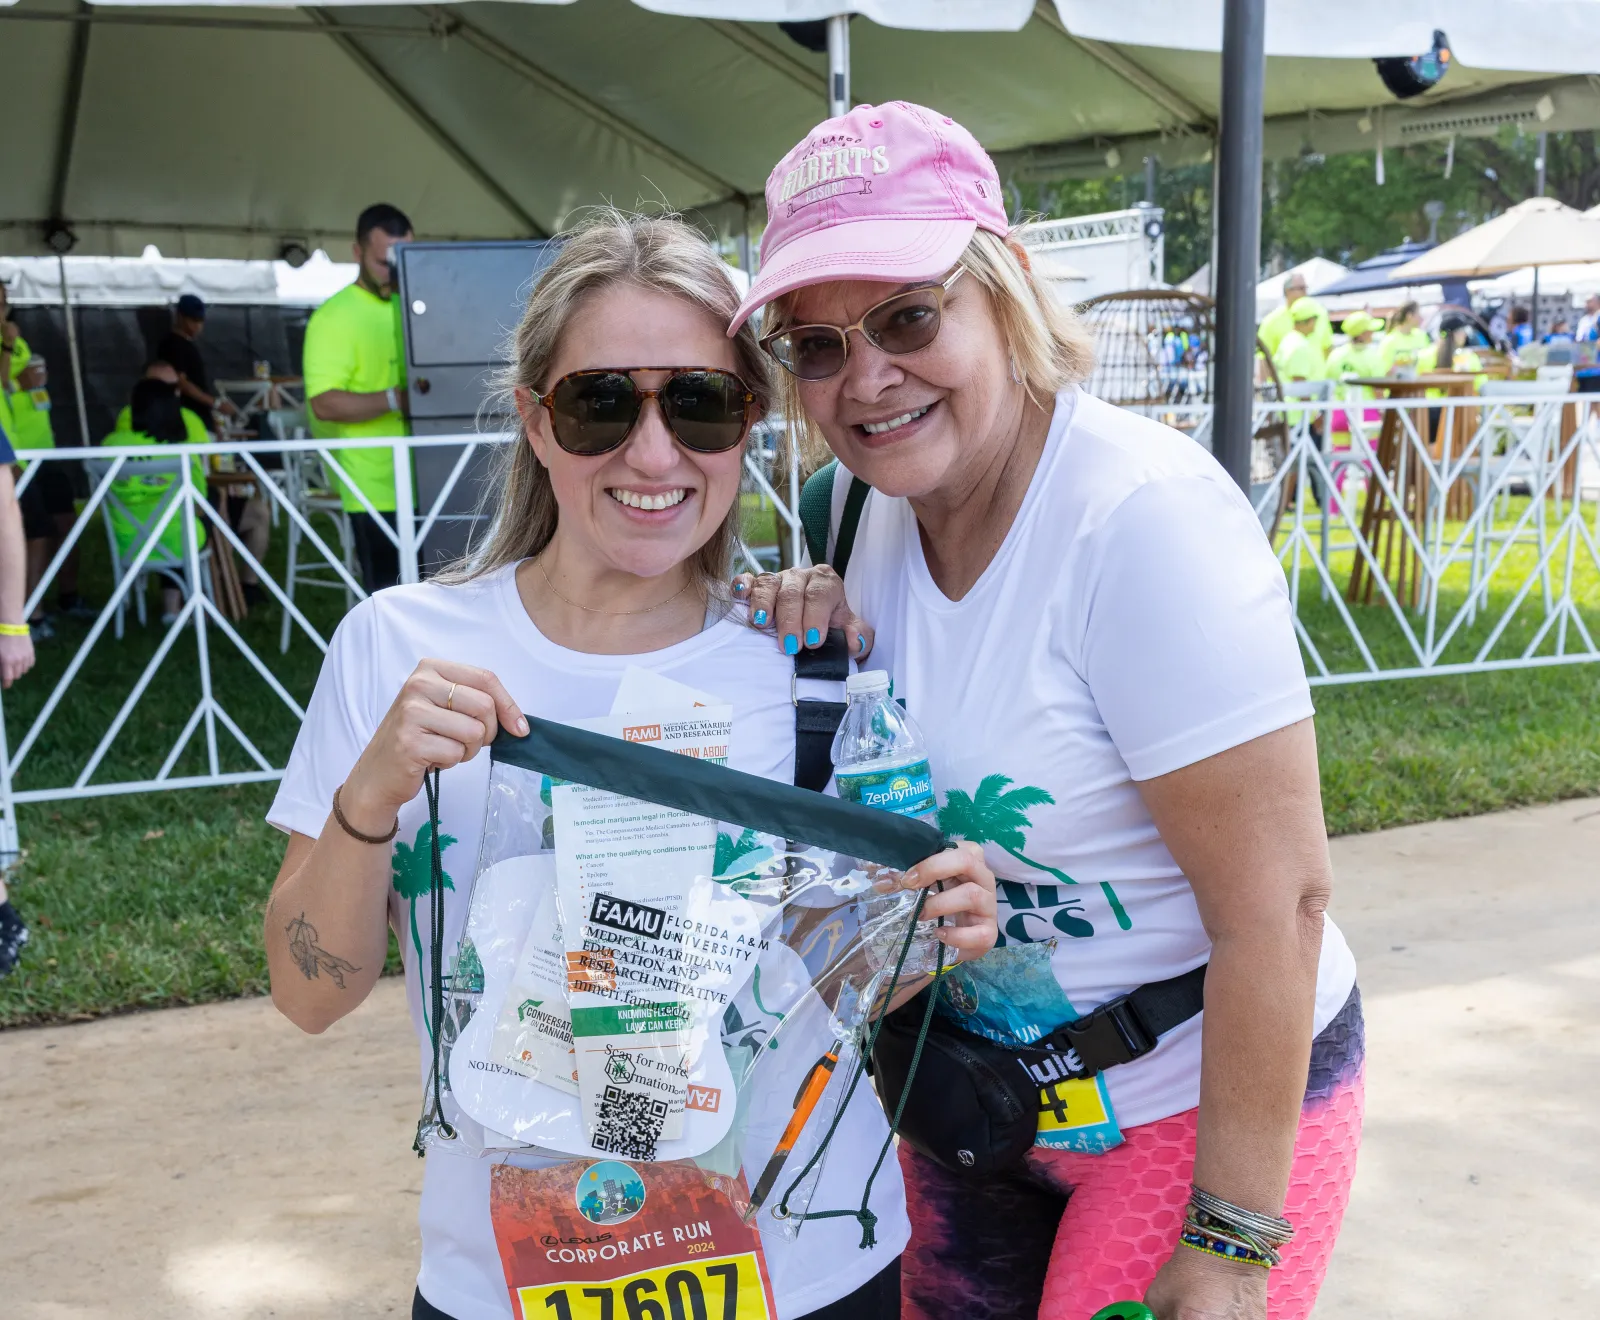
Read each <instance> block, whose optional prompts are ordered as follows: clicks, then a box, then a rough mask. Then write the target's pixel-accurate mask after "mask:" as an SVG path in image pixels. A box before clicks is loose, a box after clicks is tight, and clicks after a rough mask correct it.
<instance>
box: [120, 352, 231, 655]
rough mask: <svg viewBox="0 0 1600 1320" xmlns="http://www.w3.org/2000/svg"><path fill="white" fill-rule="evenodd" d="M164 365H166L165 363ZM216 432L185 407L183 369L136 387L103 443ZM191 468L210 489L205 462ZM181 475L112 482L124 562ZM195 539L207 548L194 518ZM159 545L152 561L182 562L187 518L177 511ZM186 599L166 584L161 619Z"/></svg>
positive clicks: (197, 438)
mask: <svg viewBox="0 0 1600 1320" xmlns="http://www.w3.org/2000/svg"><path fill="white" fill-rule="evenodd" d="M162 365H166V364H165V363H163V364H162ZM210 442H211V433H210V432H209V431H207V430H206V425H205V423H204V422H202V421H201V420H200V419H199V418H198V417H197V416H195V414H194V413H192V412H190V411H189V409H187V408H185V407H183V406H182V405H181V403H180V402H179V397H178V382H177V373H176V372H174V373H173V379H172V380H171V381H170V382H169V381H166V380H162V379H158V378H156V377H154V376H151V375H146V377H145V378H144V379H143V380H141V381H139V383H138V384H136V385H135V386H134V387H133V394H132V396H131V398H130V400H129V402H128V406H127V407H126V408H124V409H123V410H122V411H121V412H119V413H118V414H117V429H116V430H114V431H113V432H112V433H111V434H110V435H108V436H107V437H106V438H105V439H104V440H102V441H101V442H100V443H101V445H102V446H104V447H105V448H107V449H116V448H122V447H127V446H131V445H156V444H209V443H210ZM190 471H191V473H192V474H193V478H194V483H195V485H196V486H198V487H199V490H200V495H201V497H202V498H204V496H205V493H206V484H205V463H204V461H203V460H202V459H201V458H200V457H199V456H198V455H196V456H195V457H194V458H192V459H190ZM175 480H177V478H176V477H173V476H169V475H155V476H126V477H118V478H117V479H116V480H115V481H113V482H112V483H111V494H112V495H114V496H115V497H116V502H115V503H113V504H112V505H111V532H112V535H113V536H115V537H116V541H117V553H118V555H120V556H121V558H122V560H123V561H124V563H126V562H127V561H129V560H131V559H132V558H133V557H134V556H135V555H137V554H138V553H139V551H140V549H141V548H143V545H144V542H145V537H146V534H147V532H148V531H149V529H150V527H151V525H152V523H153V522H154V521H156V520H158V514H157V510H158V509H160V507H161V501H162V499H163V498H164V497H165V496H166V493H167V490H168V488H169V487H171V485H172V483H173V482H174V481H175ZM194 530H195V540H196V542H197V544H198V545H199V546H201V547H204V545H205V543H206V527H205V523H204V522H203V521H202V520H201V519H199V518H196V519H195V520H194ZM158 545H159V547H160V548H159V549H158V550H156V551H153V552H152V557H151V558H150V559H149V560H147V561H146V563H147V565H149V564H156V563H160V562H163V561H165V562H169V563H170V562H173V561H176V562H178V563H182V562H183V560H184V555H185V548H184V537H183V517H182V515H181V514H175V515H174V516H173V518H172V520H171V521H170V522H169V523H168V524H167V526H166V528H165V530H164V531H163V532H162V533H161V539H160V541H159V542H158ZM179 604H180V598H179V593H178V588H177V587H175V586H166V585H163V586H162V589H161V622H162V623H163V624H169V623H171V622H172V621H173V619H175V618H176V617H177V614H178V607H179Z"/></svg>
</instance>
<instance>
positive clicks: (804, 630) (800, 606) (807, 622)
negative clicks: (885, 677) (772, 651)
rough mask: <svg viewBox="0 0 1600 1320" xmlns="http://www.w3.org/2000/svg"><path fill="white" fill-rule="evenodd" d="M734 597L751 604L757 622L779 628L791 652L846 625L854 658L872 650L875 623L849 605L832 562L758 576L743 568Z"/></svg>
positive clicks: (810, 645) (773, 629) (768, 628)
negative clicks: (831, 565) (831, 629)
mask: <svg viewBox="0 0 1600 1320" xmlns="http://www.w3.org/2000/svg"><path fill="white" fill-rule="evenodd" d="M733 598H734V599H735V600H741V601H746V602H748V603H749V605H750V622H751V624H752V626H754V627H756V628H759V629H761V630H762V631H763V632H770V633H775V634H776V635H777V638H778V642H779V644H780V645H781V646H782V647H783V649H784V651H785V653H786V654H788V655H795V654H797V653H798V652H799V650H800V648H801V647H806V648H808V649H810V648H813V647H817V646H821V645H822V641H823V638H825V637H826V636H827V635H828V630H829V629H830V628H840V629H843V631H844V635H845V640H846V642H848V643H849V647H850V655H851V658H852V659H854V660H856V661H858V662H859V661H862V660H865V659H866V658H867V656H868V655H869V654H870V653H871V651H872V640H873V637H872V625H871V624H870V623H868V622H867V621H866V620H865V619H863V618H861V617H860V616H859V615H858V614H856V612H855V611H854V610H852V609H851V608H850V602H849V601H847V600H846V599H845V595H844V579H843V578H841V577H840V576H839V575H838V574H837V573H835V572H834V571H833V569H832V567H830V566H829V565H827V564H818V565H816V566H815V567H814V568H786V569H784V570H783V572H781V573H762V574H761V575H760V576H759V577H757V576H756V575H754V574H751V573H740V574H739V575H738V576H737V577H736V578H734V580H733Z"/></svg>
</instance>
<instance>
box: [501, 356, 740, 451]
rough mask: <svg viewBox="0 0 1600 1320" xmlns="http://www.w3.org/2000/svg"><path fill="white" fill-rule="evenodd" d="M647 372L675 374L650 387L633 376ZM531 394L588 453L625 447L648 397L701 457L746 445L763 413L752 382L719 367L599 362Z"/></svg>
mask: <svg viewBox="0 0 1600 1320" xmlns="http://www.w3.org/2000/svg"><path fill="white" fill-rule="evenodd" d="M641 371H649V372H656V371H665V372H668V373H669V374H668V376H667V379H666V380H665V381H663V382H662V383H661V385H660V386H658V387H657V388H656V389H653V390H647V389H645V388H644V387H643V386H641V385H640V384H639V383H638V382H637V381H635V380H634V378H633V374H634V373H635V372H641ZM528 394H529V396H530V397H531V398H532V399H533V401H534V402H535V403H536V404H539V405H540V406H541V407H543V408H544V409H545V411H546V412H548V413H549V414H550V431H551V434H552V435H554V436H555V439H556V443H557V444H558V445H560V446H561V447H562V448H563V449H565V450H566V451H567V452H568V453H569V454H577V455H579V456H580V457H584V458H594V457H597V456H599V455H601V454H609V453H610V452H611V451H612V450H613V449H616V448H617V447H618V446H620V445H621V444H622V443H623V441H625V440H626V439H627V438H628V437H629V436H630V435H632V434H633V429H634V427H635V426H637V425H638V424H639V418H640V416H641V415H642V414H643V412H644V405H645V402H646V400H649V399H654V400H655V401H656V406H657V407H658V408H660V409H661V416H662V418H663V420H664V421H665V422H666V424H667V429H668V430H670V431H671V432H672V434H673V436H674V437H675V438H676V439H677V441H678V443H679V444H681V445H682V446H683V447H684V448H685V449H690V450H693V451H694V452H695V453H697V454H721V453H725V452H726V451H727V450H729V449H733V448H735V447H736V446H738V445H741V444H743V443H744V439H745V436H746V435H748V434H749V432H750V427H751V424H752V423H753V422H754V421H755V420H756V418H757V416H759V413H760V406H759V402H758V400H757V399H756V396H755V393H754V392H753V391H752V390H751V389H750V387H749V386H748V385H746V384H745V383H744V381H742V380H741V379H739V377H738V376H736V375H734V373H733V372H731V371H723V370H721V369H720V368H717V367H593V368H589V369H587V370H584V371H571V372H568V373H567V374H566V375H565V376H563V377H561V379H560V380H558V381H556V383H555V384H554V385H552V386H551V387H550V388H549V389H548V390H546V391H545V392H544V393H542V394H541V393H539V392H538V391H537V390H529V391H528Z"/></svg>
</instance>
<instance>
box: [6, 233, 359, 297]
mask: <svg viewBox="0 0 1600 1320" xmlns="http://www.w3.org/2000/svg"><path fill="white" fill-rule="evenodd" d="M63 267H65V274H66V278H67V290H68V292H69V293H70V295H71V299H72V301H73V302H74V303H76V304H78V305H79V306H85V305H86V306H90V307H159V306H160V305H161V304H163V303H173V302H176V301H177V300H178V298H179V296H180V295H182V294H185V293H193V294H198V295H199V296H200V297H201V298H203V299H205V301H206V302H207V303H208V304H216V305H217V306H227V305H230V304H232V305H250V306H262V305H271V304H274V303H276V304H280V305H284V306H301V307H316V306H319V305H320V304H322V303H324V302H326V301H327V300H328V299H329V298H331V297H332V296H333V295H334V294H335V293H337V292H338V291H339V290H340V289H342V288H344V286H345V285H347V284H350V283H351V282H353V281H354V280H355V277H356V265H355V263H354V262H349V261H341V262H335V261H330V260H329V259H328V254H327V253H326V252H316V253H313V254H312V256H311V259H310V260H309V261H307V262H306V263H305V264H304V265H303V266H301V267H299V268H298V269H296V268H295V267H293V266H290V265H289V263H288V262H286V261H228V260H218V259H212V258H180V257H163V256H162V255H161V254H160V252H159V251H157V250H156V249H155V248H146V249H145V253H144V255H143V256H139V257H66V258H57V257H0V281H3V282H4V283H5V285H6V288H7V293H8V296H9V298H10V301H11V302H12V303H13V304H15V305H16V306H19V307H28V306H38V305H49V306H58V305H60V303H61V302H62V301H63V298H62V290H61V276H62V273H63V272H62V268H63Z"/></svg>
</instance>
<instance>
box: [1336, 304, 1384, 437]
mask: <svg viewBox="0 0 1600 1320" xmlns="http://www.w3.org/2000/svg"><path fill="white" fill-rule="evenodd" d="M1382 324H1383V322H1382V321H1380V320H1379V319H1378V318H1377V317H1376V316H1369V315H1368V314H1367V313H1366V312H1351V313H1350V315H1349V316H1347V317H1345V318H1344V322H1343V325H1342V326H1341V329H1342V330H1343V331H1344V333H1345V334H1346V335H1347V336H1348V338H1347V339H1346V340H1345V342H1344V343H1342V344H1340V345H1339V346H1338V347H1337V348H1335V349H1334V350H1333V352H1332V353H1330V354H1329V355H1328V363H1327V374H1328V379H1329V380H1332V381H1336V382H1338V383H1337V384H1335V385H1334V387H1333V397H1334V398H1335V399H1338V400H1340V401H1341V402H1342V403H1345V404H1347V405H1348V404H1359V403H1360V402H1361V401H1362V400H1363V399H1367V398H1370V397H1371V394H1372V392H1371V390H1369V389H1367V388H1365V387H1364V386H1361V385H1347V384H1345V383H1344V382H1345V379H1346V378H1347V377H1350V376H1381V375H1383V370H1382V359H1381V356H1380V351H1379V348H1378V345H1377V344H1375V343H1374V342H1373V335H1374V334H1375V333H1376V332H1377V330H1378V327H1379V326H1381V325H1382ZM1351 411H1353V410H1352V409H1350V408H1348V407H1346V408H1339V409H1336V410H1335V411H1334V414H1333V437H1332V440H1331V444H1332V446H1333V448H1335V449H1347V448H1349V446H1350V412H1351ZM1369 411H1370V416H1369V415H1368V412H1363V413H1362V419H1363V421H1366V422H1373V423H1376V422H1377V420H1378V413H1377V410H1376V409H1372V410H1369ZM1367 436H1368V439H1371V440H1376V438H1377V437H1376V432H1374V431H1372V430H1370V429H1369V430H1368V432H1367Z"/></svg>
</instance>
